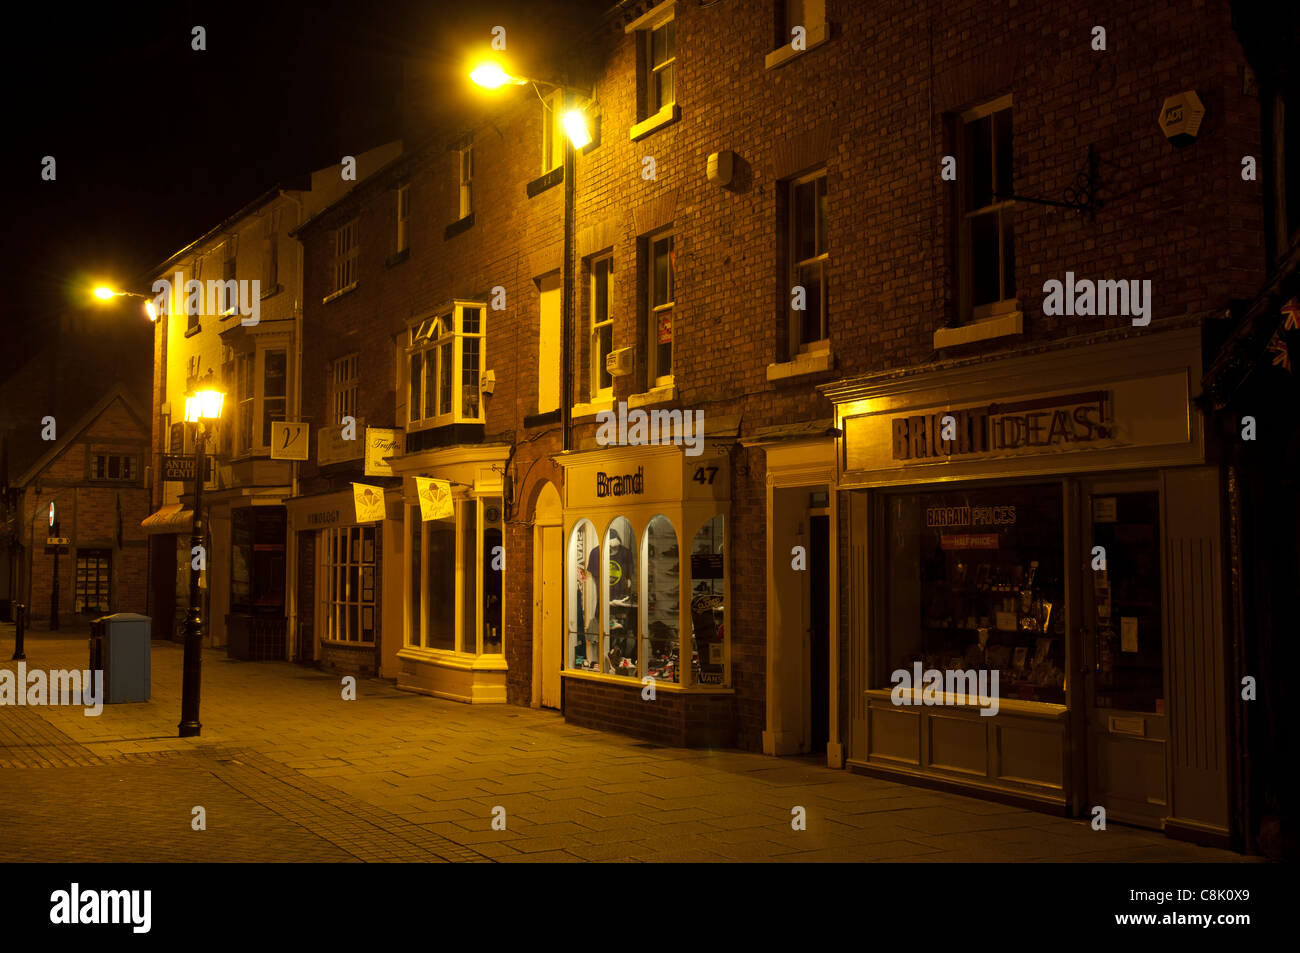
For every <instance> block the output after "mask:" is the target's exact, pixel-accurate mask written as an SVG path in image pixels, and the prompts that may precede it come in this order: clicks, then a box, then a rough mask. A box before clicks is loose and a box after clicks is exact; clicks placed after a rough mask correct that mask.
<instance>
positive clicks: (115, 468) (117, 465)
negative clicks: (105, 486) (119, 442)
mask: <svg viewBox="0 0 1300 953" xmlns="http://www.w3.org/2000/svg"><path fill="white" fill-rule="evenodd" d="M121 475H122V458H121V457H119V456H110V457H109V458H108V478H109V479H110V480H116V479H117V478H118V477H120V476H121Z"/></svg>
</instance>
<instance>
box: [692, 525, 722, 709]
mask: <svg viewBox="0 0 1300 953" xmlns="http://www.w3.org/2000/svg"><path fill="white" fill-rule="evenodd" d="M724 530H725V523H724V520H723V517H722V515H721V514H719V515H717V516H715V517H713V518H712V519H711V520H709V521H708V522H707V523H705V524H704V525H703V526H702V527H701V528H700V530H699V532H697V533H696V534H695V538H694V539H693V540H692V541H691V577H690V578H691V667H692V671H693V675H694V681H695V682H697V683H698V684H701V685H722V684H725V682H726V666H727V648H726V646H727V628H726V623H725V620H724V615H723V613H724V610H725V608H726V606H725V600H726V597H725V592H726V589H725V585H726V578H725V575H724V573H725V570H724V568H723V566H724V556H725V552H724V543H723V538H724Z"/></svg>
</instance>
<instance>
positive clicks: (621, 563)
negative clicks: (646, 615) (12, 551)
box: [587, 516, 640, 677]
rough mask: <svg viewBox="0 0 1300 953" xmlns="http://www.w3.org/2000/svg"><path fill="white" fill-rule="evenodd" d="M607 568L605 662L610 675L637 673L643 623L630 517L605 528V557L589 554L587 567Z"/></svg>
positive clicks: (615, 519)
mask: <svg viewBox="0 0 1300 953" xmlns="http://www.w3.org/2000/svg"><path fill="white" fill-rule="evenodd" d="M602 568H603V569H604V570H605V571H604V576H603V582H604V592H605V643H604V645H603V649H604V654H603V661H604V665H603V667H602V669H601V670H602V671H603V672H605V674H607V675H629V676H634V677H635V676H637V675H639V674H640V672H639V671H638V669H637V629H638V627H639V623H640V613H639V612H638V611H637V610H638V607H639V600H638V596H639V592H638V589H639V587H638V586H637V574H636V534H635V533H633V531H632V524H631V522H629V521H628V519H627V518H626V517H623V516H618V517H615V518H614V520H613V522H611V523H610V526H609V529H608V530H606V531H605V558H604V565H603V566H602V565H601V564H600V561H599V556H598V555H596V554H594V553H593V554H592V556H590V557H588V567H587V571H588V572H589V573H593V574H597V575H596V578H598V579H600V578H601V576H600V575H598V574H599V573H600V570H601V569H602Z"/></svg>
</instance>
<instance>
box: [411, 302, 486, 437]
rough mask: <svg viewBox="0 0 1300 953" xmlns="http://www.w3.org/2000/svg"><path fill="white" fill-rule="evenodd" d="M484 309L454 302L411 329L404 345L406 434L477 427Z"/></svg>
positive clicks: (479, 306) (469, 303)
mask: <svg viewBox="0 0 1300 953" xmlns="http://www.w3.org/2000/svg"><path fill="white" fill-rule="evenodd" d="M485 325H486V310H485V308H484V306H483V305H482V304H477V303H472V302H463V301H458V302H456V303H455V305H454V306H453V308H452V310H451V311H450V312H448V313H445V314H441V315H438V316H437V317H431V318H426V319H424V320H423V321H422V322H421V323H420V324H419V325H417V326H416V327H413V328H411V330H410V335H409V338H408V346H407V378H408V390H407V401H408V402H407V418H408V419H407V430H408V431H410V430H424V429H427V428H430V427H441V426H444V425H446V424H452V423H478V422H481V421H482V419H483V412H482V409H481V403H482V387H481V378H482V373H483V359H484V338H485V332H486V327H485Z"/></svg>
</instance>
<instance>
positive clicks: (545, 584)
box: [537, 526, 564, 708]
mask: <svg viewBox="0 0 1300 953" xmlns="http://www.w3.org/2000/svg"><path fill="white" fill-rule="evenodd" d="M537 538H538V545H540V546H541V549H540V554H541V561H542V600H541V602H542V605H541V610H540V613H539V614H540V616H541V625H542V699H541V704H542V707H543V708H559V707H560V666H561V665H562V664H563V655H564V639H563V632H562V626H563V625H564V619H563V615H562V613H561V603H560V598H561V592H562V586H563V581H562V580H563V573H564V561H563V559H562V557H563V555H564V531H563V529H562V528H561V527H559V526H542V527H539V528H538V534H537Z"/></svg>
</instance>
